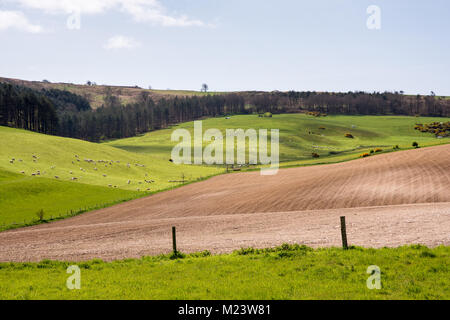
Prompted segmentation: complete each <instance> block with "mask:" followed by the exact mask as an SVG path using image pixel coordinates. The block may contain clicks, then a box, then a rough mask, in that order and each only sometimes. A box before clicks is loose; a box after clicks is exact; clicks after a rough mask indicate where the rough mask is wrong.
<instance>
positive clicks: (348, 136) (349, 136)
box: [345, 133, 354, 139]
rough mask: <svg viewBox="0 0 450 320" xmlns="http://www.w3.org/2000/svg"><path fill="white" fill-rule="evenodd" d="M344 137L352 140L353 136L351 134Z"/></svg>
mask: <svg viewBox="0 0 450 320" xmlns="http://www.w3.org/2000/svg"><path fill="white" fill-rule="evenodd" d="M345 137H346V138H350V139H353V138H354V137H353V135H352V134H351V133H346V134H345Z"/></svg>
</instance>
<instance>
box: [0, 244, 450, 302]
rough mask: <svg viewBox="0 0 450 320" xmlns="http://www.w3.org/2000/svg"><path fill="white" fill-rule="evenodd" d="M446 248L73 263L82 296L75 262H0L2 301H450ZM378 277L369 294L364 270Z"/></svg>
mask: <svg viewBox="0 0 450 320" xmlns="http://www.w3.org/2000/svg"><path fill="white" fill-rule="evenodd" d="M449 258H450V247H444V246H441V247H437V248H434V249H428V248H426V247H423V246H409V247H401V248H394V249H392V248H391V249H388V248H384V249H362V248H353V249H351V250H346V251H344V250H342V249H338V248H328V249H317V250H313V249H310V248H307V247H303V246H298V245H293V246H288V245H284V246H281V247H279V248H276V249H266V250H253V249H244V250H240V251H237V252H235V253H233V254H228V255H218V256H210V255H209V254H208V253H207V252H204V253H200V254H194V255H190V256H187V257H185V258H184V259H174V260H172V259H170V257H169V256H158V257H144V258H142V259H128V260H124V261H116V262H111V263H105V262H102V261H100V260H95V261H90V262H85V263H78V264H77V265H78V266H79V267H80V269H81V289H80V290H69V289H67V288H66V280H67V278H68V277H69V276H70V275H69V274H67V273H66V268H67V267H68V266H69V265H72V264H73V263H68V262H52V261H42V262H41V263H0V299H155V300H158V299H190V300H196V299H268V300H270V299H450V272H449V271H450V270H449V267H450V265H449V261H450V259H449ZM371 265H376V266H378V267H379V268H380V270H381V286H382V288H381V289H380V290H377V289H373V290H369V289H368V288H367V286H366V281H367V279H368V277H369V276H370V274H367V268H368V267H369V266H371Z"/></svg>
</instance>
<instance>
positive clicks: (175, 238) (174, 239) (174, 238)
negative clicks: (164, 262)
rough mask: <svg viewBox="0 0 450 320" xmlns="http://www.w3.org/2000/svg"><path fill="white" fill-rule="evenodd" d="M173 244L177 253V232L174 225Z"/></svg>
mask: <svg viewBox="0 0 450 320" xmlns="http://www.w3.org/2000/svg"><path fill="white" fill-rule="evenodd" d="M172 245H173V253H174V254H176V253H177V234H176V228H175V227H172Z"/></svg>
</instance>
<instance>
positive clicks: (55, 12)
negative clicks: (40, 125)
mask: <svg viewBox="0 0 450 320" xmlns="http://www.w3.org/2000/svg"><path fill="white" fill-rule="evenodd" d="M370 5H377V6H378V7H379V8H380V10H381V29H379V30H371V29H368V28H367V25H366V21H367V19H368V18H369V16H370V15H369V14H367V12H366V10H367V8H368V6H370ZM77 12H78V13H79V16H80V28H79V29H77V28H75V29H74V28H72V29H70V28H68V26H67V20H68V18H69V17H71V16H72V17H73V16H76V15H77ZM72 21H77V20H76V19H75V20H72ZM449 32H450V3H449V2H448V1H445V0H433V1H418V0H395V1H392V0H371V1H365V0H354V1H350V0H316V1H298V0H297V1H294V0H278V1H272V0H271V1H269V0H259V1H256V0H0V41H1V50H0V76H3V77H12V78H21V79H27V80H42V79H48V80H50V81H54V82H73V83H85V82H86V81H87V80H91V81H95V82H97V83H98V84H111V85H139V86H141V87H148V86H149V85H151V86H152V87H153V88H156V89H167V88H170V89H193V90H199V89H200V86H201V84H202V83H207V84H208V85H209V87H210V89H211V90H213V91H231V90H236V91H238V90H317V91H350V90H352V91H353V90H364V91H385V90H391V91H394V90H397V91H400V90H403V91H405V92H406V93H411V94H416V93H422V94H428V93H429V92H430V91H431V90H433V91H434V92H436V94H438V95H450V76H449V75H450V59H449V58H450V42H449V41H448V38H449Z"/></svg>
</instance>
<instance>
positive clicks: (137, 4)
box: [15, 0, 205, 27]
mask: <svg viewBox="0 0 450 320" xmlns="http://www.w3.org/2000/svg"><path fill="white" fill-rule="evenodd" d="M15 1H16V2H19V3H20V4H21V5H22V6H23V7H25V8H32V9H39V10H43V11H45V12H46V13H51V14H71V13H74V12H77V13H80V14H100V13H103V12H106V11H108V10H119V11H122V12H125V13H127V14H129V15H131V16H132V17H133V19H134V20H135V21H137V22H150V23H153V24H157V25H162V26H167V27H188V26H205V23H203V22H202V21H200V20H193V19H190V18H189V17H187V16H184V15H182V16H172V15H170V14H167V12H166V11H167V10H166V9H165V8H164V6H162V5H161V4H160V3H159V1H158V0H15Z"/></svg>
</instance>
